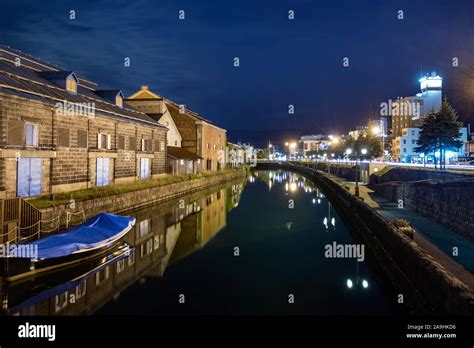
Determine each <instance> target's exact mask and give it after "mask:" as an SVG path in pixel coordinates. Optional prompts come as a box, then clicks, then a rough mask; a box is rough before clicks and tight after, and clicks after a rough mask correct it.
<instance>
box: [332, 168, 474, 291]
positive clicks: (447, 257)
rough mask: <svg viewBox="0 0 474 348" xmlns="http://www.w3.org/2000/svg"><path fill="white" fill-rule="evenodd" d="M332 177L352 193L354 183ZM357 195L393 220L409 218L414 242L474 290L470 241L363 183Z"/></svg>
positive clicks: (473, 259) (473, 252)
mask: <svg viewBox="0 0 474 348" xmlns="http://www.w3.org/2000/svg"><path fill="white" fill-rule="evenodd" d="M331 179H333V180H334V181H336V182H338V183H339V184H341V185H343V186H345V187H348V188H349V190H350V192H351V193H352V194H354V192H355V183H354V182H350V181H346V180H345V179H342V178H340V177H336V176H334V175H331ZM359 196H360V197H361V198H362V199H363V200H364V202H365V203H367V204H368V205H369V206H370V207H371V208H374V209H376V210H377V212H378V213H379V214H380V215H382V216H383V217H384V218H385V219H387V220H389V221H393V220H395V219H396V218H400V219H404V220H407V221H409V222H410V224H411V226H412V227H414V228H415V230H416V232H417V233H415V235H414V241H415V242H416V243H417V244H418V245H419V246H420V247H421V248H423V249H424V250H425V251H426V252H427V253H428V254H429V255H431V256H432V257H433V258H434V259H435V260H436V261H437V262H438V263H439V264H441V265H442V266H443V267H444V268H445V269H446V270H447V271H449V272H450V273H452V274H453V275H455V276H456V277H457V278H458V279H459V280H461V281H462V282H463V283H464V284H466V285H467V286H468V287H469V288H470V289H471V290H474V276H473V274H472V273H473V272H474V242H473V241H471V240H469V239H467V238H465V237H464V236H462V235H460V234H458V233H456V232H454V231H453V230H451V229H449V228H448V227H446V226H443V225H441V224H439V223H437V222H435V221H432V220H430V219H428V218H426V217H424V216H422V215H420V214H419V213H417V212H415V211H413V210H411V209H409V208H398V205H397V203H395V202H391V201H390V200H388V199H387V198H385V197H383V196H381V195H379V194H377V193H376V192H374V191H373V190H371V189H370V188H369V187H367V186H365V185H359ZM453 247H457V248H458V253H459V254H458V256H454V255H453Z"/></svg>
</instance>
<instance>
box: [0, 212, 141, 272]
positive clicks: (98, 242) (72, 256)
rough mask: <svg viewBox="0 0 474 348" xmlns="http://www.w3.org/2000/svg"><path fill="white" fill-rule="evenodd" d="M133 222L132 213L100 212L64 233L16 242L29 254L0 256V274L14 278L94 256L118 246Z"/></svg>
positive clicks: (63, 266)
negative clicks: (27, 241)
mask: <svg viewBox="0 0 474 348" xmlns="http://www.w3.org/2000/svg"><path fill="white" fill-rule="evenodd" d="M135 222H136V219H135V218H134V217H130V216H119V215H114V214H108V213H101V214H98V215H96V216H94V217H92V218H90V219H89V220H87V221H86V222H84V223H82V224H81V225H78V226H75V227H73V228H71V229H69V230H67V231H66V232H64V233H61V234H57V235H53V236H49V237H46V238H42V239H39V240H36V241H33V242H30V243H20V244H16V245H14V247H15V248H13V249H15V250H17V251H19V250H23V251H24V250H29V251H30V255H28V256H29V257H25V255H20V253H19V252H18V253H17V254H16V255H9V256H8V257H6V258H0V264H1V263H3V267H2V268H3V270H4V272H3V276H4V277H5V278H6V279H7V281H16V280H19V279H21V278H25V277H31V276H34V277H38V276H43V275H45V274H49V273H51V272H55V271H58V270H61V269H64V268H69V267H74V266H76V265H78V264H84V263H87V262H90V261H93V260H96V259H97V258H100V257H103V256H104V255H105V254H107V253H110V252H111V251H112V250H113V249H114V248H115V247H118V245H119V244H120V241H121V240H122V238H123V237H124V236H125V235H126V234H127V233H128V232H129V231H130V230H131V229H132V227H133V226H134V225H135ZM0 269H1V268H0Z"/></svg>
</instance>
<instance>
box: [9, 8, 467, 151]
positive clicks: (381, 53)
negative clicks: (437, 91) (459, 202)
mask: <svg viewBox="0 0 474 348" xmlns="http://www.w3.org/2000/svg"><path fill="white" fill-rule="evenodd" d="M1 9H2V10H1V11H0V43H2V44H5V45H8V46H11V47H12V48H16V49H19V50H21V51H23V52H26V53H30V54H32V55H34V56H36V57H39V58H41V59H43V60H46V61H49V62H51V63H56V64H58V65H60V66H62V67H64V68H67V69H70V70H74V71H76V72H77V73H79V74H81V75H83V76H85V77H86V78H88V79H90V80H92V81H94V82H98V83H99V84H100V85H101V87H102V88H111V89H112V88H113V89H122V90H123V91H124V94H125V95H126V96H129V95H130V94H132V93H133V92H135V91H136V90H137V89H138V88H139V87H140V85H149V86H150V89H151V90H153V91H154V92H156V93H158V94H160V95H162V96H164V97H167V98H169V99H172V100H174V101H176V102H177V103H180V104H186V105H187V106H188V107H189V108H191V109H192V110H194V111H196V112H198V113H200V114H201V115H203V116H204V117H206V118H208V119H210V120H213V121H214V122H215V123H217V124H218V125H220V126H222V127H224V128H227V129H228V130H229V135H230V139H232V140H234V141H237V140H242V141H246V140H251V141H253V142H258V141H260V143H262V142H263V143H264V142H267V141H268V140H272V141H274V142H275V141H277V140H284V139H285V138H289V137H296V136H299V135H302V134H304V133H306V134H311V133H317V132H320V131H322V132H326V133H340V132H346V131H348V130H349V129H350V128H354V127H355V126H356V125H359V124H365V123H367V120H368V118H369V117H370V116H376V115H377V114H378V113H379V105H380V103H381V102H383V101H387V100H388V99H395V98H397V97H399V96H409V95H413V94H415V93H417V92H418V91H419V90H418V79H419V78H420V74H421V73H423V74H426V73H428V72H431V71H432V70H435V71H436V72H437V73H439V75H440V76H442V77H443V78H444V88H443V91H444V94H445V95H447V96H448V98H449V99H450V101H451V102H452V104H453V105H454V106H455V108H456V109H457V110H458V113H459V116H460V118H461V119H462V120H463V121H465V122H467V121H470V122H472V123H473V124H474V103H473V102H474V1H473V0H466V1H463V0H444V1H437V0H409V1H375V0H374V1H362V0H350V1H339V0H329V1H315V0H313V1H303V0H301V1H297V0H295V1H282V0H272V1H255V0H235V1H211V0H200V1H196V0H194V1H192V0H189V1H182V0H179V1H178V0H175V1H162V0H160V1H144V0H143V1H98V0H95V1H57V2H56V1H45V0H43V1H8V2H6V1H4V2H2V5H1ZM181 9H182V10H184V11H185V15H186V19H185V20H179V18H178V11H179V10H181ZM70 10H75V11H76V19H75V20H70V19H69V11H70ZM289 10H294V11H295V20H289V19H288V11H289ZM398 10H403V12H404V13H403V15H404V19H402V20H399V19H398V18H397V16H398V13H397V11H398ZM125 57H130V59H131V67H124V63H123V62H124V58H125ZM234 57H238V58H239V59H240V67H238V68H235V67H234V66H233V59H234ZM344 57H348V58H349V59H350V61H349V63H350V65H349V67H347V68H345V67H343V65H342V60H343V58H344ZM453 57H457V58H458V59H459V67H457V68H454V67H452V58H453ZM289 104H293V105H294V106H295V114H294V115H289V114H288V105H289Z"/></svg>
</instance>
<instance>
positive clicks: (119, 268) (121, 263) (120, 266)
mask: <svg viewBox="0 0 474 348" xmlns="http://www.w3.org/2000/svg"><path fill="white" fill-rule="evenodd" d="M124 269H125V259H122V260H119V261H117V274H119V273H121V272H122V271H123V270H124Z"/></svg>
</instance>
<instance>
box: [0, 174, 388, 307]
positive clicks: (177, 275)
mask: <svg viewBox="0 0 474 348" xmlns="http://www.w3.org/2000/svg"><path fill="white" fill-rule="evenodd" d="M129 215H133V216H135V217H136V218H137V224H136V226H135V228H134V229H133V230H132V231H131V232H130V233H129V234H128V235H127V237H126V241H127V243H129V244H130V245H132V246H134V252H133V253H132V254H131V255H130V256H128V257H123V258H122V259H120V260H118V261H114V262H113V263H110V264H107V265H105V266H103V267H102V268H100V269H98V270H97V271H96V272H94V273H92V274H89V275H88V276H87V277H85V278H83V279H77V280H75V282H64V283H62V284H55V286H53V285H50V286H49V289H46V288H43V289H42V288H40V289H38V290H37V291H36V293H37V294H36V296H32V295H33V294H34V293H31V294H30V293H29V292H28V291H31V289H32V288H34V287H35V285H36V286H37V285H38V284H35V283H32V284H27V285H25V286H22V287H21V288H16V289H15V291H9V290H8V289H3V290H2V291H3V294H2V296H3V298H4V309H6V310H7V311H8V312H9V314H20V315H68V314H92V313H96V314H133V315H187V314H191V315H192V314H224V315H225V314H236V315H238V314H317V315H325V314H347V315H357V314H390V313H393V312H394V308H393V306H392V305H389V304H388V303H387V300H386V297H385V296H384V295H383V293H382V291H381V289H380V288H379V286H378V285H377V282H376V281H375V279H374V276H373V274H371V273H370V272H369V270H368V269H367V267H366V265H365V263H364V262H357V261H356V260H355V259H348V258H344V259H341V258H339V259H337V258H336V259H330V258H326V257H325V255H324V250H325V246H326V245H328V244H331V243H333V242H334V241H336V242H337V243H346V244H350V243H354V241H353V240H352V237H351V235H350V233H349V231H348V230H347V229H346V227H345V225H344V223H343V222H342V221H341V219H340V218H339V216H338V214H337V212H336V211H335V210H334V208H333V207H332V206H331V204H330V203H329V202H328V201H327V200H326V198H325V196H324V194H323V193H322V192H321V191H320V190H319V189H318V187H316V186H315V185H314V184H313V183H312V182H311V181H310V180H307V179H306V178H304V177H302V176H301V175H298V174H295V173H291V172H285V171H257V172H254V174H253V175H252V176H251V177H250V178H249V179H248V182H247V184H246V185H244V183H242V182H233V183H228V184H225V185H223V186H221V187H218V188H214V189H209V190H207V191H205V192H198V193H195V194H193V195H189V196H186V197H182V198H179V199H175V200H172V201H168V202H164V203H161V204H157V205H153V206H150V207H146V208H143V209H140V210H137V211H134V212H131V213H130V214H129ZM27 289H28V291H27ZM46 291H47V292H46ZM13 293H15V295H13ZM22 293H25V294H29V295H28V296H30V295H31V298H30V299H29V300H27V298H22V296H21V294H22ZM290 298H291V299H294V303H293V302H292V300H289V299H290ZM25 300H26V302H24V301H25ZM289 301H290V302H292V303H289ZM183 302H184V303H183ZM5 303H7V305H6V306H5ZM22 303H23V304H22ZM5 307H7V308H5Z"/></svg>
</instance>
